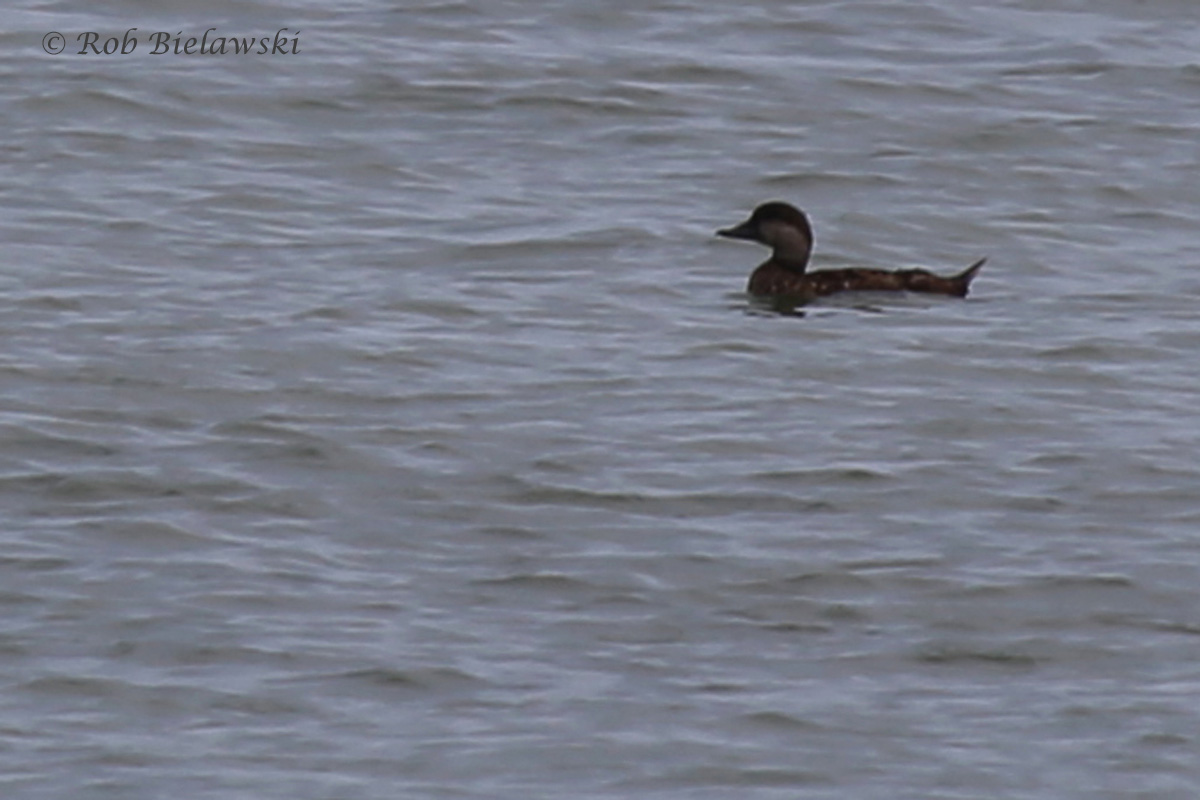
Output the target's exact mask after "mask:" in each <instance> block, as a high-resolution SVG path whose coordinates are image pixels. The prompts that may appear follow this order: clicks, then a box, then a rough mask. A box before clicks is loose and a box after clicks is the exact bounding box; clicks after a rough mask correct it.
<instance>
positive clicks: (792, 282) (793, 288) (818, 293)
mask: <svg viewBox="0 0 1200 800" xmlns="http://www.w3.org/2000/svg"><path fill="white" fill-rule="evenodd" d="M717 235H718V236H723V237H725V238H727V239H745V240H748V241H751V242H758V243H759V244H765V245H766V246H767V247H770V248H771V257H770V258H768V259H767V260H766V261H765V262H763V263H762V264H761V265H760V266H759V267H758V269H756V270H754V272H753V273H752V274H751V275H750V283H749V284H748V285H747V287H746V291H747V292H748V293H750V294H752V295H757V296H761V297H789V298H791V297H795V298H799V299H801V300H809V299H812V298H815V297H824V296H826V295H831V294H836V293H838V292H852V291H873V292H879V291H884V292H893V291H909V292H927V293H930V294H944V295H950V296H952V297H966V296H967V292H968V291H969V290H970V287H971V281H972V280H973V279H974V278H975V276H976V275H977V274H978V273H979V270H980V269H981V268H982V267H983V265H984V263H985V262H986V261H987V259H986V258H981V259H979V260H978V261H976V262H975V263H974V264H972V265H971V266H969V267H967V268H966V269H965V270H963V271H962V272H960V273H958V274H957V275H948V276H941V275H935V274H933V273H932V272H929V271H928V270H924V269H899V270H886V269H869V268H865V267H851V268H847V269H821V270H816V271H814V272H807V271H806V270H807V269H808V259H809V257H810V256H811V255H812V249H813V232H812V225H810V224H809V222H808V217H807V216H806V215H805V213H804V212H803V211H801V210H800V209H798V208H796V207H795V206H793V205H791V204H790V203H785V202H782V201H779V200H772V201H770V202H767V203H763V204H762V205H760V206H758V207H757V208H755V209H754V212H753V213H752V214H751V215H750V218H749V219H747V220H746V221H745V222H743V223H741V224H740V225H735V226H734V227H732V228H723V229H721V230H719V231H717Z"/></svg>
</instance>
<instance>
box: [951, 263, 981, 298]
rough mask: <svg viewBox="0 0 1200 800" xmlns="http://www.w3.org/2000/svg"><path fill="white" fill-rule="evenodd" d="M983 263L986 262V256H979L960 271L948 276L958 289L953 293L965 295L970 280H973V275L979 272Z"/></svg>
mask: <svg viewBox="0 0 1200 800" xmlns="http://www.w3.org/2000/svg"><path fill="white" fill-rule="evenodd" d="M985 263H987V258H986V257H984V258H981V259H979V260H978V261H976V262H975V263H974V264H972V265H971V266H969V267H967V268H966V269H964V270H963V271H962V272H960V273H958V274H957V275H955V276H954V277H952V278H950V280H951V281H953V282H954V286H955V288H956V289H958V291H957V292H955V294H957V295H958V296H959V297H966V296H967V291H968V290H969V289H970V288H971V281H973V280H975V276H976V275H977V274H979V270H981V269H982V268H983V265H984V264H985Z"/></svg>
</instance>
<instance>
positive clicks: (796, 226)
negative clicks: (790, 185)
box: [717, 200, 813, 272]
mask: <svg viewBox="0 0 1200 800" xmlns="http://www.w3.org/2000/svg"><path fill="white" fill-rule="evenodd" d="M717 235H718V236H725V237H727V238H729V239H749V240H750V241H752V242H758V243H759V244H765V245H766V246H767V247H770V248H771V250H772V251H773V252H772V254H771V260H773V261H775V262H776V263H778V264H779V265H780V266H782V267H785V268H787V269H792V270H797V271H799V272H803V271H804V268H805V267H807V266H808V257H809V256H810V255H811V254H812V246H813V234H812V226H810V225H809V224H808V217H806V216H804V212H803V211H801V210H800V209H798V208H796V207H795V206H793V205H789V204H788V203H783V202H780V201H778V200H773V201H771V202H769V203H763V204H762V205H761V206H759V207H758V208H756V209H754V213H753V214H751V215H750V219H748V220H746V221H745V222H743V223H742V224H741V225H737V226H735V227H733V228H725V229H723V230H719V231H717Z"/></svg>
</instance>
